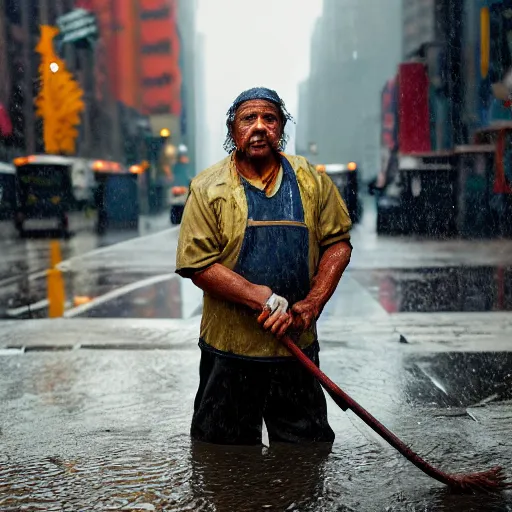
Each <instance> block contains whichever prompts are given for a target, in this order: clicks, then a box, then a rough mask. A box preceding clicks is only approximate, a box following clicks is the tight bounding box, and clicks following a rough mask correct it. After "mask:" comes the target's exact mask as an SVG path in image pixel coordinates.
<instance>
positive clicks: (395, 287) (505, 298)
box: [351, 266, 512, 313]
mask: <svg viewBox="0 0 512 512" xmlns="http://www.w3.org/2000/svg"><path fill="white" fill-rule="evenodd" d="M351 275H352V276H353V277H354V278H355V279H356V280H357V281H358V282H360V283H361V284H362V285H363V286H365V287H366V288H368V290H369V291H370V292H371V293H372V295H373V297H374V298H375V299H376V300H378V301H379V302H380V304H381V305H382V306H383V307H384V308H385V309H386V311H387V312H388V313H402V312H412V311H414V312H420V313H427V312H434V311H512V268H511V267H462V266H461V267H438V268H436V267H427V268H415V269H377V270H371V271H366V270H365V271H357V270H356V271H352V272H351Z"/></svg>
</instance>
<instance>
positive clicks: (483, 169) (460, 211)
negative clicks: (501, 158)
mask: <svg viewBox="0 0 512 512" xmlns="http://www.w3.org/2000/svg"><path fill="white" fill-rule="evenodd" d="M455 155H456V167H457V203H456V204H457V213H456V225H457V232H458V234H459V235H460V236H461V237H463V238H492V237H496V236H499V232H500V222H499V216H498V215H497V210H499V206H498V205H496V204H495V203H496V201H495V199H499V198H497V197H493V196H494V193H493V184H494V160H495V146H494V145H492V144H485V145H471V146H459V147H456V148H455Z"/></svg>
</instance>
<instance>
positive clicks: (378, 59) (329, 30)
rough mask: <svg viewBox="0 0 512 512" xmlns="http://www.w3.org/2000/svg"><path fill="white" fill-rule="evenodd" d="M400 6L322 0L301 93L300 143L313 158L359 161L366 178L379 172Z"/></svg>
mask: <svg viewBox="0 0 512 512" xmlns="http://www.w3.org/2000/svg"><path fill="white" fill-rule="evenodd" d="M401 7H402V6H401V0H389V1H386V2H382V1H381V0H365V1H364V2H361V1H358V0H324V5H323V12H322V16H321V17H320V18H319V19H318V20H317V22H316V26H315V29H314V32H313V37H312V41H311V63H310V74H309V77H308V79H307V80H306V82H305V83H304V84H303V85H301V90H300V93H299V114H298V120H297V132H298V145H299V149H301V150H307V153H306V156H307V157H308V158H310V159H311V160H312V161H314V162H316V163H336V162H348V161H356V162H358V163H359V165H360V169H361V173H362V176H363V178H364V179H369V178H371V177H373V176H375V174H376V173H377V172H378V168H379V165H380V150H379V135H380V127H379V126H380V123H379V120H380V104H379V102H380V92H381V89H382V87H383V85H384V83H385V82H386V80H387V79H388V78H389V77H390V76H392V75H393V74H394V72H395V67H396V64H397V63H398V62H399V60H400V56H401V33H402V32H401ZM303 125H305V126H303ZM304 145H306V146H307V147H306V148H304V147H303V146H304Z"/></svg>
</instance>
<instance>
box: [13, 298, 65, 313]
mask: <svg viewBox="0 0 512 512" xmlns="http://www.w3.org/2000/svg"><path fill="white" fill-rule="evenodd" d="M49 304H50V303H49V301H48V299H42V300H39V301H37V302H34V303H33V304H27V305H26V306H20V307H19V308H12V309H6V310H5V312H6V313H7V314H8V315H9V316H18V315H22V314H23V313H29V312H30V311H38V310H39V309H44V308H46V307H48V305H49ZM64 305H65V307H67V308H68V307H69V306H70V305H71V302H69V301H66V302H65V304H64Z"/></svg>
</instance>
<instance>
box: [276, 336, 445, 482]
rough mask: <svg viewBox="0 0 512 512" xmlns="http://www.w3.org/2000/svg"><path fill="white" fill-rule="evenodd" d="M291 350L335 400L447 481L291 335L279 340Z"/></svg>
mask: <svg viewBox="0 0 512 512" xmlns="http://www.w3.org/2000/svg"><path fill="white" fill-rule="evenodd" d="M279 341H280V342H281V343H282V344H283V345H284V346H285V347H286V348H287V349H288V350H289V352H290V353H291V354H292V355H293V356H294V357H295V358H296V359H298V360H299V362H300V363H301V364H302V365H303V366H304V367H305V368H306V369H307V370H308V371H309V372H310V373H311V374H313V375H314V376H315V377H316V378H317V380H318V381H319V382H320V384H321V385H322V387H323V388H324V389H325V390H326V391H327V393H329V395H330V396H331V398H332V399H333V400H334V402H335V403H336V404H337V405H338V406H339V407H341V408H342V409H343V410H344V411H346V410H347V409H350V410H351V411H352V412H353V413H354V414H356V415H357V416H358V417H359V418H361V419H362V420H363V421H364V422H365V423H366V424H367V425H368V426H369V427H370V428H371V429H372V430H373V431H375V432H376V433H377V434H379V436H381V437H382V438H383V439H385V440H386V441H387V442H388V443H389V444H390V445H391V446H392V447H393V448H395V449H396V450H398V451H399V452H400V453H401V454H402V455H403V456H404V457H406V458H407V459H408V460H409V461H410V462H412V463H413V464H414V465H415V466H416V467H418V468H419V469H421V470H422V471H423V472H424V473H426V474H427V475H429V476H431V477H432V478H435V479H436V480H438V481H439V482H442V483H445V484H446V483H447V478H449V475H446V474H445V473H443V472H442V471H440V470H438V469H437V468H434V467H433V466H431V465H430V464H429V463H428V462H426V461H425V460H424V459H422V458H421V457H420V456H419V455H418V454H417V453H415V452H413V451H412V450H411V449H410V448H409V447H408V446H407V445H406V444H405V443H404V442H403V441H401V440H400V439H399V438H398V437H397V436H396V435H395V434H393V432H391V431H390V430H389V429H387V428H386V427H385V426H384V425H383V424H382V423H381V422H380V421H378V420H377V419H376V418H374V417H373V416H372V415H371V414H370V413H369V412H368V411H366V410H365V409H364V408H363V407H361V406H360V405H359V404H358V403H357V402H356V401H355V400H353V399H352V398H351V397H350V396H348V395H347V394H346V393H345V392H344V391H343V390H342V389H341V388H340V387H339V386H338V385H337V384H335V383H334V382H333V381H332V380H331V379H330V378H329V377H327V375H325V373H323V372H322V371H321V370H320V368H318V366H316V365H315V363H313V361H311V359H309V357H307V356H306V355H305V354H304V352H302V350H301V349H300V348H299V347H298V346H297V345H296V344H295V342H294V341H293V340H292V339H291V338H290V337H289V336H286V335H285V336H283V337H282V338H280V340H279Z"/></svg>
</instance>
